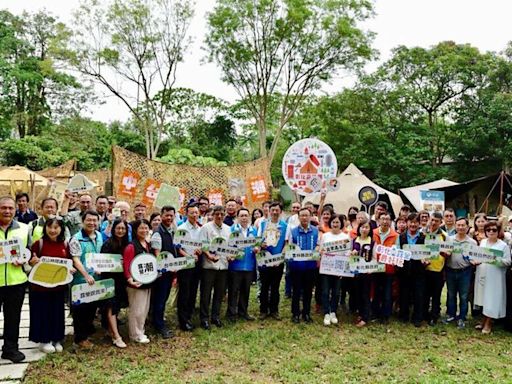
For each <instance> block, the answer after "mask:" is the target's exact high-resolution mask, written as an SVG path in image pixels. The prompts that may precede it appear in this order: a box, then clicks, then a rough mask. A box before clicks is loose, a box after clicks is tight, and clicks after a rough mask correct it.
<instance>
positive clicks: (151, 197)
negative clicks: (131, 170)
mask: <svg viewBox="0 0 512 384" xmlns="http://www.w3.org/2000/svg"><path fill="white" fill-rule="evenodd" d="M160 184H162V183H161V182H160V181H157V180H154V179H148V180H147V181H146V184H145V185H144V194H143V195H142V202H143V203H144V204H146V206H147V207H148V208H151V207H153V204H154V202H155V199H156V196H157V195H158V190H159V189H160Z"/></svg>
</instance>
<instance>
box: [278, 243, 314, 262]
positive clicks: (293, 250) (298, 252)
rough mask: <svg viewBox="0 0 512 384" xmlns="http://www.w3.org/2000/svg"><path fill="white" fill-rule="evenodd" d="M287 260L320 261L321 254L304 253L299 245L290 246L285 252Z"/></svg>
mask: <svg viewBox="0 0 512 384" xmlns="http://www.w3.org/2000/svg"><path fill="white" fill-rule="evenodd" d="M285 259H286V260H293V261H313V260H320V253H319V252H318V251H314V250H305V251H303V250H302V249H300V248H299V246H298V245H297V244H288V248H287V250H286V252H285Z"/></svg>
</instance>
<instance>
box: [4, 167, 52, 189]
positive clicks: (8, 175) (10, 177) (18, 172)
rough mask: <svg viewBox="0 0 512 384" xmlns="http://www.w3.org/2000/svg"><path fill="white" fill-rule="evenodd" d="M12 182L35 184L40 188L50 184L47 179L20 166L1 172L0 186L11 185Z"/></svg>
mask: <svg viewBox="0 0 512 384" xmlns="http://www.w3.org/2000/svg"><path fill="white" fill-rule="evenodd" d="M11 181H13V182H29V183H30V182H34V183H35V185H38V186H39V185H41V186H46V185H47V184H48V179H47V178H45V177H43V176H41V175H38V174H37V173H35V172H33V171H31V170H30V169H28V168H25V167H21V166H19V165H14V166H12V167H7V168H4V169H2V170H0V185H11Z"/></svg>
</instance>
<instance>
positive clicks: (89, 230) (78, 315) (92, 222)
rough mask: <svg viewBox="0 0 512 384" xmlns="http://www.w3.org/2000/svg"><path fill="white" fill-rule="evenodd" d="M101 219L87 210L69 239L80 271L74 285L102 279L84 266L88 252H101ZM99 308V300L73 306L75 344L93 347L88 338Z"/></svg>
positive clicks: (74, 259)
mask: <svg viewBox="0 0 512 384" xmlns="http://www.w3.org/2000/svg"><path fill="white" fill-rule="evenodd" d="M89 197H90V196H89ZM99 220H100V217H99V215H98V213H97V212H96V211H90V210H88V211H85V212H84V214H83V216H82V221H83V223H82V229H80V230H79V231H78V233H76V234H75V235H74V236H73V237H72V238H71V240H70V241H69V251H70V253H71V256H72V257H73V265H74V267H75V269H76V270H77V271H78V273H75V274H74V276H73V282H72V283H71V285H72V286H73V285H77V284H83V283H87V284H89V285H94V282H95V281H96V280H99V279H100V277H99V276H98V275H96V274H95V273H94V272H93V273H91V274H89V272H88V271H87V270H86V268H85V267H84V265H86V261H85V260H86V256H85V255H86V254H87V253H100V252H101V247H102V246H103V238H102V236H101V233H100V232H99V231H97V230H96V228H98V224H99ZM97 309H98V303H97V302H92V303H82V304H79V305H74V306H72V308H71V314H72V315H73V329H74V338H75V344H76V345H77V346H78V347H80V348H84V349H89V348H92V347H93V344H92V343H91V342H90V341H89V340H88V338H89V336H91V335H92V334H94V332H95V329H94V325H93V321H94V317H95V316H96V310H97Z"/></svg>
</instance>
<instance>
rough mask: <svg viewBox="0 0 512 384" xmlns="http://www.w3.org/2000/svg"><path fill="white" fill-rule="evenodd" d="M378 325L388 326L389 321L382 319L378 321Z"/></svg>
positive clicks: (385, 318)
mask: <svg viewBox="0 0 512 384" xmlns="http://www.w3.org/2000/svg"><path fill="white" fill-rule="evenodd" d="M380 323H381V324H383V325H388V324H389V319H388V318H387V317H383V318H381V319H380Z"/></svg>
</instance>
